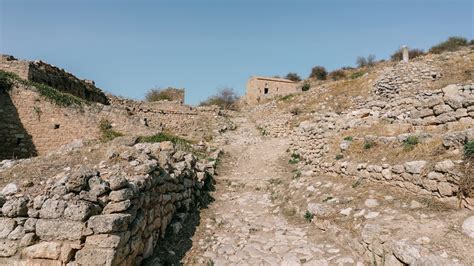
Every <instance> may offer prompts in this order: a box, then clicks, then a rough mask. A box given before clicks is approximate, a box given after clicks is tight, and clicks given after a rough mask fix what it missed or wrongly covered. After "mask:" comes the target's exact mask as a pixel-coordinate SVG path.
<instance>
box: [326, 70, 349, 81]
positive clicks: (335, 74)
mask: <svg viewBox="0 0 474 266" xmlns="http://www.w3.org/2000/svg"><path fill="white" fill-rule="evenodd" d="M328 77H329V78H330V79H332V80H341V79H345V78H346V73H345V72H344V70H342V69H337V70H334V71H332V72H331V73H329V75H328Z"/></svg>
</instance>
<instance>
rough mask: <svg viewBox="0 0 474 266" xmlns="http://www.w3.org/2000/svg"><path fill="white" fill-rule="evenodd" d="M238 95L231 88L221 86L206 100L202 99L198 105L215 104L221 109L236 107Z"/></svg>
mask: <svg viewBox="0 0 474 266" xmlns="http://www.w3.org/2000/svg"><path fill="white" fill-rule="evenodd" d="M238 100H239V96H238V95H237V93H236V92H235V91H234V89H233V88H222V89H219V90H218V91H217V93H216V94H215V95H212V96H210V97H209V98H207V100H205V101H202V102H201V103H200V104H199V105H200V106H209V105H217V106H219V107H221V108H223V109H231V110H234V109H236V103H237V101H238Z"/></svg>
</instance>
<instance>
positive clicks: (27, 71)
mask: <svg viewBox="0 0 474 266" xmlns="http://www.w3.org/2000/svg"><path fill="white" fill-rule="evenodd" d="M0 70H2V71H6V72H11V73H14V74H17V75H18V76H19V77H20V78H22V79H25V80H30V81H34V82H38V83H42V84H46V85H49V86H51V87H53V88H55V89H57V90H59V91H62V92H66V93H69V94H72V95H74V96H77V97H79V98H82V99H85V100H87V101H92V102H98V103H102V104H108V99H107V97H106V96H105V94H104V93H103V92H102V91H101V90H100V89H98V88H97V87H96V86H95V85H94V82H91V81H86V80H80V79H78V78H77V77H75V76H74V75H72V74H71V73H68V72H66V71H65V70H64V69H60V68H58V67H55V66H53V65H50V64H47V63H45V62H42V61H35V62H29V61H23V60H18V59H16V58H14V57H12V56H7V55H2V56H1V57H0Z"/></svg>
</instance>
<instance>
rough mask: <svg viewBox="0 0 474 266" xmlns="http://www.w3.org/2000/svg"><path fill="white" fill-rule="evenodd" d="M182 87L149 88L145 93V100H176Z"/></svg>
mask: <svg viewBox="0 0 474 266" xmlns="http://www.w3.org/2000/svg"><path fill="white" fill-rule="evenodd" d="M183 93H184V92H183V90H182V89H175V88H171V87H168V88H166V89H160V88H155V89H151V90H149V91H148V92H147V93H146V95H145V100H146V101H147V102H156V101H176V100H181V97H182V94H183Z"/></svg>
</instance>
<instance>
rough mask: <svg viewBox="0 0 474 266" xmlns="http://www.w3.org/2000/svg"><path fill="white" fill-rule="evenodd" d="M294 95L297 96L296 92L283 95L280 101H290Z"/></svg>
mask: <svg viewBox="0 0 474 266" xmlns="http://www.w3.org/2000/svg"><path fill="white" fill-rule="evenodd" d="M294 96H295V95H294V94H287V95H285V96H282V97H281V98H280V101H284V102H286V101H289V100H291V99H292V98H293V97H294Z"/></svg>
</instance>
